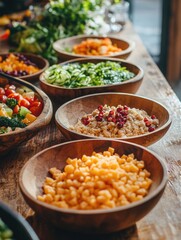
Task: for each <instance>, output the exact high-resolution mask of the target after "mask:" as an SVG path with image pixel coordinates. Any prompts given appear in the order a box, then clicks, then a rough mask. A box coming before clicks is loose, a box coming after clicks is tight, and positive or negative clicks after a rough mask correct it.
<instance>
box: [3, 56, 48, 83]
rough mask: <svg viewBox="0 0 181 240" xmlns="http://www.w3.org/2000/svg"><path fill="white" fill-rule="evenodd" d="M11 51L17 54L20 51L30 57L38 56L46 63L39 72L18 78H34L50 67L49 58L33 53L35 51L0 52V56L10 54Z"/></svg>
mask: <svg viewBox="0 0 181 240" xmlns="http://www.w3.org/2000/svg"><path fill="white" fill-rule="evenodd" d="M10 53H12V54H17V53H19V54H22V55H24V56H25V57H28V56H30V57H34V58H37V59H39V60H41V61H42V62H43V63H44V67H43V68H40V70H39V71H38V72H36V73H33V74H28V75H26V76H22V77H21V76H19V77H18V78H20V79H23V80H26V79H28V78H30V79H31V78H33V77H35V76H37V75H39V74H41V73H42V72H43V71H45V69H47V68H48V67H49V62H48V60H47V59H45V58H43V57H42V56H40V55H37V54H33V53H25V52H2V53H0V56H5V55H7V54H10Z"/></svg>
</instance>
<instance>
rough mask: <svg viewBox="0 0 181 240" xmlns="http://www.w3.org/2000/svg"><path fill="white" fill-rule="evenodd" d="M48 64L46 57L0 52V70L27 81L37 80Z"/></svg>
mask: <svg viewBox="0 0 181 240" xmlns="http://www.w3.org/2000/svg"><path fill="white" fill-rule="evenodd" d="M48 66H49V63H48V61H47V60H46V59H44V58H43V57H41V56H38V55H35V54H32V53H16V52H12V53H1V54H0V72H2V73H5V74H8V75H10V76H13V77H18V78H21V79H24V80H27V81H37V80H38V79H39V75H40V74H41V73H42V72H43V71H45V69H46V68H47V67H48Z"/></svg>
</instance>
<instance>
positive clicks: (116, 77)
mask: <svg viewBox="0 0 181 240" xmlns="http://www.w3.org/2000/svg"><path fill="white" fill-rule="evenodd" d="M134 76H135V74H134V73H133V72H131V71H129V70H128V69H127V68H126V67H125V66H124V67H122V66H121V64H120V63H119V62H114V61H102V62H98V63H93V62H87V63H69V64H65V65H53V66H51V67H49V68H48V69H46V70H45V72H44V79H45V81H47V83H49V84H53V85H57V86H64V87H66V88H79V87H89V86H104V85H110V84H117V83H120V82H124V81H127V80H129V79H131V78H133V77H134Z"/></svg>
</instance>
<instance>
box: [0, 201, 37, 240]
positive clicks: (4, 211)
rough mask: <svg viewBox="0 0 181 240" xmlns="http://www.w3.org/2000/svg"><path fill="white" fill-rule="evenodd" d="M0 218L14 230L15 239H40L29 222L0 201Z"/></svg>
mask: <svg viewBox="0 0 181 240" xmlns="http://www.w3.org/2000/svg"><path fill="white" fill-rule="evenodd" d="M0 218H1V219H2V220H3V222H4V223H5V224H6V225H7V227H8V228H9V229H10V230H11V231H12V232H13V235H14V237H13V239H18V240H39V238H38V237H37V235H36V233H35V232H34V230H33V229H32V227H31V226H30V225H29V223H28V222H27V221H26V220H25V219H24V218H23V217H22V216H21V215H20V214H18V213H17V212H15V211H13V210H12V209H11V208H10V207H9V206H7V205H6V204H5V203H3V202H0Z"/></svg>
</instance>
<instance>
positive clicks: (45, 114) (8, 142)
mask: <svg viewBox="0 0 181 240" xmlns="http://www.w3.org/2000/svg"><path fill="white" fill-rule="evenodd" d="M12 79H13V78H12ZM7 83H11V84H14V85H16V86H26V87H28V88H29V89H31V90H33V91H34V92H35V94H36V95H37V97H38V98H39V99H40V100H41V101H42V102H43V110H42V112H41V114H40V115H39V116H38V117H37V119H36V120H35V121H34V122H33V123H31V124H30V125H28V126H27V127H25V128H21V129H18V130H15V131H12V132H9V133H4V134H0V154H2V153H4V152H7V151H8V150H10V149H11V148H14V147H16V146H18V145H19V144H20V143H22V142H24V141H27V140H28V139H30V138H31V137H33V136H34V135H35V134H36V133H37V132H38V131H40V130H41V129H42V128H43V127H45V126H46V125H47V124H48V123H49V122H50V120H51V118H52V115H53V107H52V103H51V101H50V99H49V97H48V96H47V95H46V94H45V93H44V92H43V91H42V90H40V89H39V88H37V87H35V86H34V85H32V84H30V83H28V82H26V81H24V80H22V79H18V78H17V79H15V81H13V80H10V79H9V80H8V79H6V78H1V77H0V86H3V85H5V84H7Z"/></svg>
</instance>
